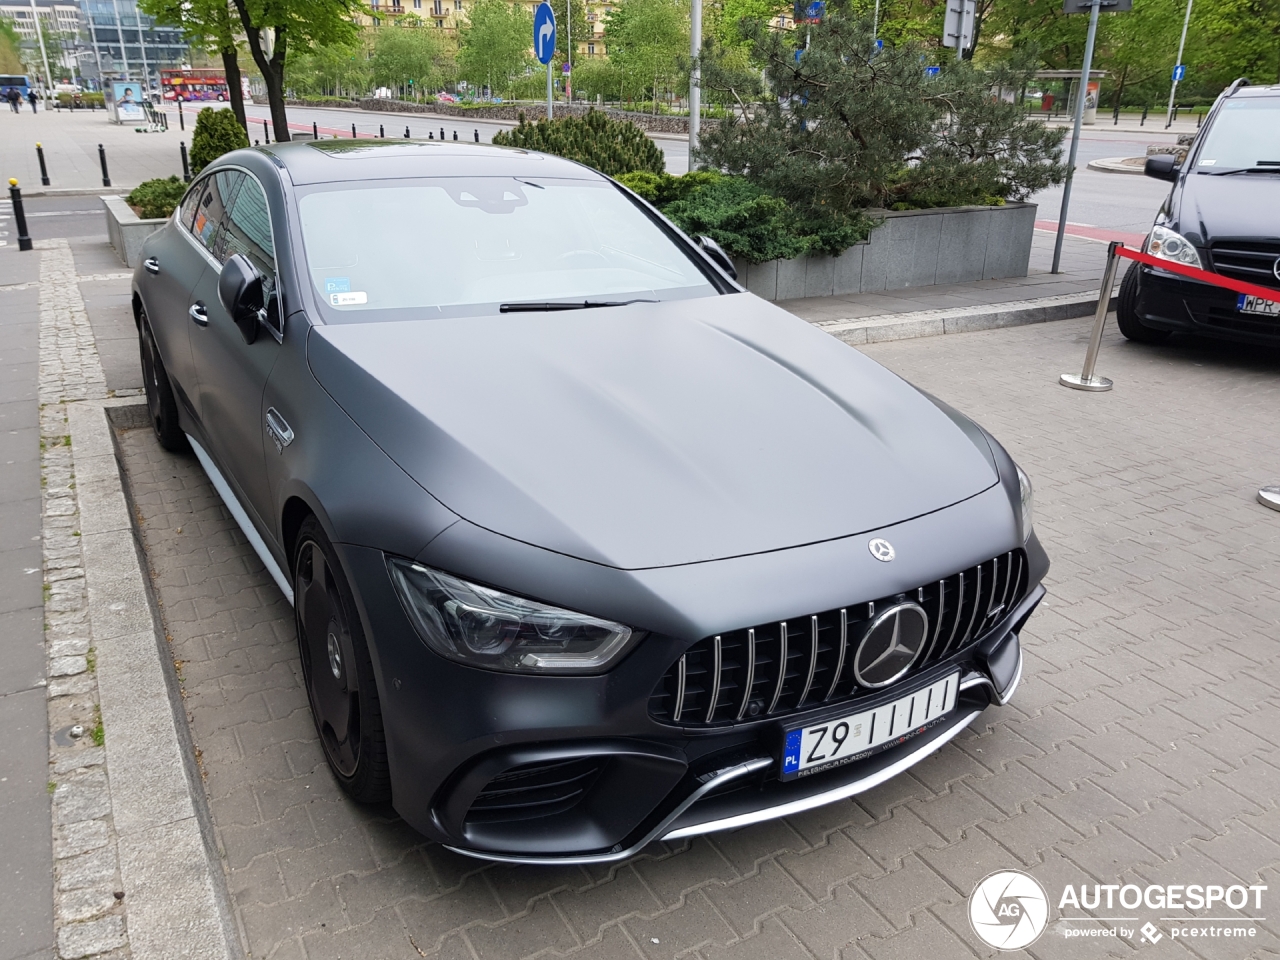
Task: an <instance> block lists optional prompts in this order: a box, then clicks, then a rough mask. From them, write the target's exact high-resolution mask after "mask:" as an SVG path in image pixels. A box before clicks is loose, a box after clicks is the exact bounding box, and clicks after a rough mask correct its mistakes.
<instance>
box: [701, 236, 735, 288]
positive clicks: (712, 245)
mask: <svg viewBox="0 0 1280 960" xmlns="http://www.w3.org/2000/svg"><path fill="white" fill-rule="evenodd" d="M698 246H699V247H701V248H702V252H703V253H705V254H706V255H707V256H708V257H710V258H711V259H712V260H713V261H714V262H715V265H716V266H717V267H719V268H720V269H721V270H723V271H724V272H725V273H727V274H728V275H729V276H730V277H731V278H733V279H734V280H737V279H738V269H737V268H736V267H735V266H734V265H733V259H732V258H731V257H730V256H729V255H728V254H727V253H725V252H724V247H722V246H720V244H718V243H716V242H715V241H714V240H712V239H711V238H710V237H698Z"/></svg>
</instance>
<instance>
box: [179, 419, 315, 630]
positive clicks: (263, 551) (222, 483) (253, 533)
mask: <svg viewBox="0 0 1280 960" xmlns="http://www.w3.org/2000/svg"><path fill="white" fill-rule="evenodd" d="M187 442H188V443H190V444H191V449H192V450H194V451H195V452H196V457H198V458H199V460H200V466H202V467H204V472H205V474H206V475H207V476H208V477H209V482H210V483H212V484H213V489H215V490H217V491H218V496H220V497H221V498H222V502H223V503H225V504H226V505H227V509H228V510H230V511H231V516H233V517H235V519H236V523H237V524H239V525H240V530H241V532H242V533H243V534H244V535H245V538H246V539H248V541H249V543H250V545H252V547H253V550H254V552H255V553H256V554H257V555H258V559H259V560H261V561H262V565H263V566H264V567H266V568H267V573H269V574H271V579H272V580H274V581H275V582H276V586H277V587H279V588H280V592H281V593H283V594H284V598H285V599H286V600H288V601H289V605H290V606H293V587H291V586H289V578H288V577H286V576H285V575H284V571H283V570H281V569H280V565H279V564H278V563H276V558H275V557H273V556H272V555H271V551H270V550H268V549H267V545H266V543H264V542H263V539H262V537H261V536H260V535H259V533H258V531H257V529H256V528H255V527H254V525H253V521H251V520H250V519H249V514H247V513H245V509H244V507H242V506H241V505H240V501H239V500H237V499H236V495H235V494H234V493H232V492H231V486H230V484H228V483H227V478H226V477H224V476H223V475H222V471H220V470H219V469H218V468H217V467H216V466H215V465H214V463H213V460H212V459H211V458H210V456H209V454H208V453H206V452H205V449H204V447H202V446H200V443H199V442H198V441H197V440H196V438H195V437H193V436H191V434H189V433H188V434H187Z"/></svg>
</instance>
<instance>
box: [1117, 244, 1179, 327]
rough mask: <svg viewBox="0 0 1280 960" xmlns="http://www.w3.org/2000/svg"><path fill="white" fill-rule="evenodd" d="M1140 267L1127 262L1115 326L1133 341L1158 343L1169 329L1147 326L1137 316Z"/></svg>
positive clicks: (1121, 283) (1118, 300)
mask: <svg viewBox="0 0 1280 960" xmlns="http://www.w3.org/2000/svg"><path fill="white" fill-rule="evenodd" d="M1141 269H1142V268H1141V267H1140V266H1139V265H1138V263H1137V262H1136V261H1135V262H1133V263H1130V264H1129V269H1128V270H1126V271H1125V274H1124V279H1123V280H1121V281H1120V296H1119V297H1118V298H1117V302H1116V326H1118V327H1119V328H1120V332H1121V333H1123V334H1124V335H1125V337H1127V338H1128V339H1130V340H1133V341H1134V342H1135V343H1160V342H1161V341H1162V340H1166V339H1168V337H1169V333H1170V332H1171V331H1169V330H1160V329H1157V328H1156V327H1148V326H1147V325H1146V324H1145V323H1143V322H1142V321H1141V320H1140V319H1139V318H1138V283H1139V276H1140V273H1141Z"/></svg>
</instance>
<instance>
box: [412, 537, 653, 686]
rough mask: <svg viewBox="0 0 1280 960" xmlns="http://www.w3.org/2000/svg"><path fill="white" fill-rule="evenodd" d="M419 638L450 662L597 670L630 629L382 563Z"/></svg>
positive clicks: (417, 568)
mask: <svg viewBox="0 0 1280 960" xmlns="http://www.w3.org/2000/svg"><path fill="white" fill-rule="evenodd" d="M387 570H388V571H389V572H390V574H391V582H392V583H393V584H395V587H396V592H397V593H399V595H400V602H401V603H402V604H403V605H404V610H405V613H407V614H408V615H409V619H410V620H411V621H413V625H414V627H415V628H416V629H417V631H418V635H419V636H421V637H422V639H423V640H424V641H425V642H426V644H427V646H429V647H430V648H431V649H432V650H434V651H435V652H436V653H438V654H440V655H441V656H442V657H448V658H449V659H450V660H457V661H459V662H460V663H466V664H470V665H471V666H473V667H485V668H487V669H489V670H503V671H511V672H518V673H598V672H600V671H601V670H603V669H604V668H605V667H607V666H608V665H609V664H610V663H611V662H612V661H614V660H616V659H618V657H620V656H621V655H622V653H623V652H624V651H625V650H626V648H627V647H628V646H629V644H630V640H631V638H632V635H633V634H632V630H631V628H630V627H624V626H623V625H622V624H620V623H611V622H609V621H608V620H599V619H597V618H595V617H591V616H587V615H586V614H585V613H574V612H573V611H572V610H561V609H560V608H559V607H550V606H547V605H546V604H543V603H538V602H537V601H534V600H526V599H524V598H523V597H513V596H511V594H508V593H503V592H501V591H500V590H494V589H493V588H492V587H482V586H480V585H479V584H478V583H469V582H467V581H466V580H460V579H459V578H457V577H454V576H450V575H449V574H447V573H442V572H441V571H439V570H432V569H431V568H429V567H424V566H422V565H421V564H418V563H412V562H411V561H408V560H400V559H397V558H394V557H388V558H387Z"/></svg>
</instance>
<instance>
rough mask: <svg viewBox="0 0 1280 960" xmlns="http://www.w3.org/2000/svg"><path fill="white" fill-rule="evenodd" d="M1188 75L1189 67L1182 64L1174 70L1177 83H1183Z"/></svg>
mask: <svg viewBox="0 0 1280 960" xmlns="http://www.w3.org/2000/svg"><path fill="white" fill-rule="evenodd" d="M1186 75H1187V65H1186V64H1185V63H1180V64H1178V65H1177V66H1176V67H1174V68H1173V79H1174V81H1175V82H1176V83H1181V82H1182V78H1183V77H1185V76H1186Z"/></svg>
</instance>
